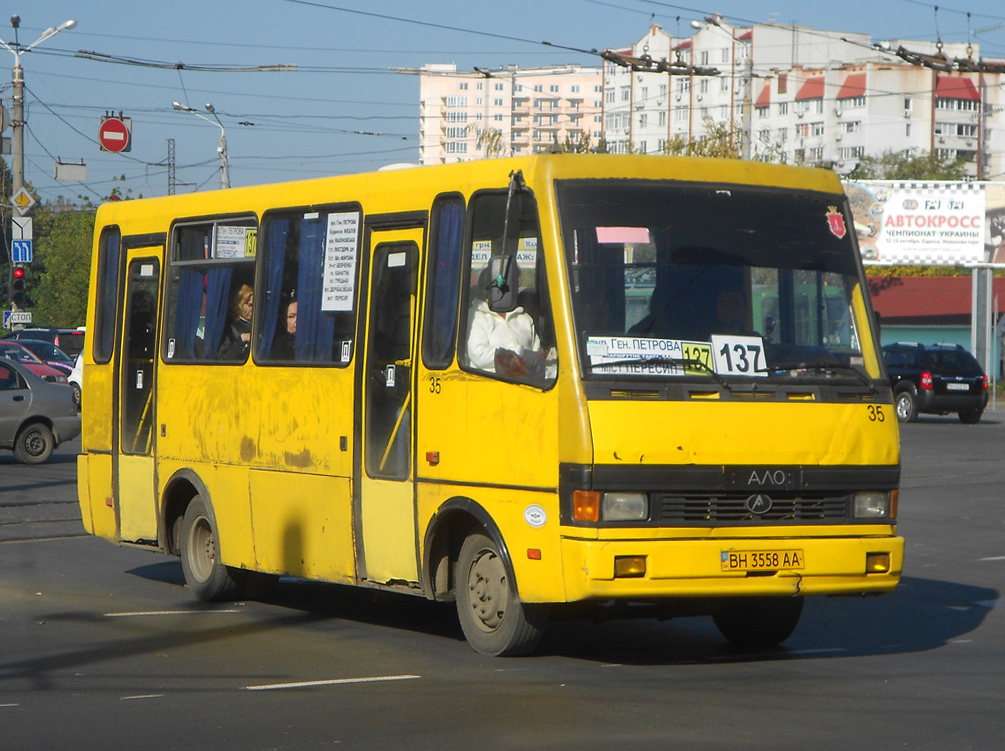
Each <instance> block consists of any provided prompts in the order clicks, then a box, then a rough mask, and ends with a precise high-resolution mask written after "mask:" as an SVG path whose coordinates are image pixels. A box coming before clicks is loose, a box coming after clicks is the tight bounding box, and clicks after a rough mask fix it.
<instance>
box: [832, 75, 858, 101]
mask: <svg viewBox="0 0 1005 751" xmlns="http://www.w3.org/2000/svg"><path fill="white" fill-rule="evenodd" d="M860 96H865V73H852V74H851V75H850V76H848V77H847V78H846V79H845V80H844V83H842V84H841V90H840V91H839V92H838V95H837V98H838V99H854V98H855V97H860Z"/></svg>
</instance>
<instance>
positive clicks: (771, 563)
mask: <svg viewBox="0 0 1005 751" xmlns="http://www.w3.org/2000/svg"><path fill="white" fill-rule="evenodd" d="M802 567H803V551H801V550H723V551H722V570H723V571H792V570H798V569H801V568H802Z"/></svg>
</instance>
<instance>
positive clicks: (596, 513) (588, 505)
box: [572, 490, 600, 522]
mask: <svg viewBox="0 0 1005 751" xmlns="http://www.w3.org/2000/svg"><path fill="white" fill-rule="evenodd" d="M572 519H573V521H577V522H595V521H599V520H600V493H598V492H597V491H596V490H575V491H573V493H572Z"/></svg>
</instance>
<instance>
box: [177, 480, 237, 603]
mask: <svg viewBox="0 0 1005 751" xmlns="http://www.w3.org/2000/svg"><path fill="white" fill-rule="evenodd" d="M213 525H214V521H213V517H212V516H211V514H210V513H209V508H208V506H207V504H206V502H205V501H203V500H202V498H201V497H200V496H196V497H195V498H193V499H192V501H191V502H190V503H189V504H188V508H187V509H185V516H184V518H183V519H182V523H181V568H182V572H183V573H184V574H185V583H186V584H188V588H189V589H191V590H192V592H193V593H195V596H196V597H198V598H199V599H200V600H205V601H206V602H223V601H226V600H233V599H235V598H236V597H237V596H238V594H239V592H240V589H241V581H240V580H239V577H240V574H241V573H242V572H241V571H240V570H235V569H231V568H230V567H228V566H224V565H223V563H221V562H220V540H219V538H218V536H217V532H216V529H215V528H214V526H213Z"/></svg>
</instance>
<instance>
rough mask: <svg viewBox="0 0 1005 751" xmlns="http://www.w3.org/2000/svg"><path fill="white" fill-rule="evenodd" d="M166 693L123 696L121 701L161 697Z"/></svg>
mask: <svg viewBox="0 0 1005 751" xmlns="http://www.w3.org/2000/svg"><path fill="white" fill-rule="evenodd" d="M162 696H164V694H141V695H140V696H123V697H122V698H121V699H119V701H132V700H133V699H160V698H161V697H162Z"/></svg>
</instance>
